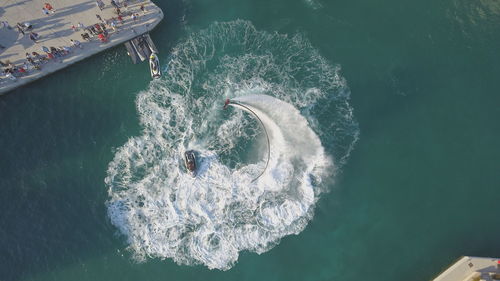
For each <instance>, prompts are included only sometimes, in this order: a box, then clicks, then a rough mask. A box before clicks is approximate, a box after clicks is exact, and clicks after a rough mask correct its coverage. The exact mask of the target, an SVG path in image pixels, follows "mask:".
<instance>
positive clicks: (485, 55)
mask: <svg viewBox="0 0 500 281" xmlns="http://www.w3.org/2000/svg"><path fill="white" fill-rule="evenodd" d="M157 4H158V5H159V6H160V7H161V8H162V9H163V11H164V12H165V15H166V17H165V20H164V21H163V22H162V23H161V24H160V25H159V26H158V27H157V29H155V30H154V32H152V37H153V39H154V41H155V42H156V44H157V47H158V48H159V49H160V60H162V62H164V61H167V57H168V55H169V52H170V51H171V50H172V48H174V47H175V46H177V45H178V44H179V42H183V41H184V40H185V38H186V37H188V36H189V35H190V34H192V33H193V32H197V31H199V30H205V29H207V28H208V27H209V26H211V25H212V24H213V23H214V22H216V21H218V22H230V21H234V20H237V19H244V20H247V21H248V22H250V23H251V24H252V25H253V26H254V27H255V29H256V30H259V31H262V32H266V34H273V33H274V32H278V33H280V34H288V35H290V36H293V35H294V34H301V36H303V37H304V38H306V39H307V40H308V41H309V43H310V45H311V46H312V48H314V49H315V50H316V51H317V52H318V53H319V54H320V55H321V56H322V57H323V58H324V59H326V60H327V61H328V62H329V63H330V64H331V65H340V66H341V68H342V70H341V71H340V75H341V76H342V77H343V78H344V79H345V81H346V82H347V86H348V87H349V90H350V93H351V96H350V97H351V99H350V101H349V103H350V105H351V106H352V108H354V118H355V119H356V121H357V123H358V124H359V133H360V135H359V140H358V141H357V142H356V144H355V146H354V150H353V151H352V152H351V153H350V156H349V157H348V158H347V162H346V164H345V165H344V166H342V168H341V172H340V173H339V174H338V175H337V176H336V178H335V179H334V180H335V183H334V184H331V185H330V186H329V189H330V192H328V193H325V194H322V195H321V197H320V199H319V201H318V202H317V204H316V209H315V215H314V217H313V219H312V220H311V221H310V222H309V224H308V225H307V227H306V228H305V230H304V231H302V232H301V233H300V234H299V235H292V236H287V237H285V238H283V239H282V240H281V242H280V244H279V245H277V246H276V247H274V248H273V249H271V250H270V251H268V252H266V253H264V254H261V255H257V254H255V253H250V252H242V253H241V254H240V257H239V259H238V262H237V263H236V265H235V266H234V267H233V268H232V269H230V270H229V271H218V270H212V271H210V270H208V269H207V268H206V267H205V266H202V265H199V266H194V267H190V266H179V265H177V264H175V263H174V262H172V260H170V259H167V260H164V261H161V260H159V259H149V260H147V261H146V262H145V263H136V262H134V261H133V260H132V259H131V257H130V254H129V252H128V251H127V250H126V249H125V248H126V247H127V242H126V241H125V239H124V238H123V237H122V236H118V235H117V228H116V227H115V226H114V225H112V224H111V222H110V219H109V217H108V214H107V208H106V205H105V202H106V201H107V200H109V196H108V186H106V184H105V183H104V179H105V178H106V176H107V169H108V165H109V163H110V162H111V161H112V160H113V158H114V157H115V152H116V149H118V148H119V147H121V146H123V145H124V144H125V143H126V142H127V140H128V139H129V138H131V137H134V136H138V135H140V134H141V132H142V130H143V128H142V127H141V125H140V123H139V116H138V115H139V114H138V111H137V109H136V97H137V95H138V93H139V92H140V91H143V90H147V89H148V87H149V83H150V77H149V71H148V69H147V65H146V64H145V63H144V64H140V65H132V64H131V63H130V59H129V58H128V57H127V56H126V54H125V51H124V49H123V48H122V47H119V48H115V49H112V50H109V51H106V52H104V53H102V54H99V55H97V56H95V57H92V58H90V59H88V60H86V61H84V62H81V63H79V64H77V65H75V66H72V67H70V68H68V69H66V70H64V71H62V72H59V73H56V74H54V75H51V76H50V77H47V78H46V79H43V80H41V81H38V82H36V83H34V84H32V85H29V86H27V87H24V88H20V89H18V90H16V91H13V92H11V93H9V94H8V95H5V96H2V97H0V173H1V176H0V280H360V279H370V280H384V281H385V280H428V279H431V278H432V277H434V276H435V275H436V274H437V273H438V272H439V271H440V270H441V269H443V267H445V266H447V265H448V264H450V263H451V262H453V261H454V260H455V259H456V258H458V257H459V256H460V255H475V256H492V257H499V256H500V244H499V242H498V237H499V236H498V233H499V232H500V225H499V224H498V214H499V213H500V204H498V201H499V199H500V194H499V193H498V192H499V191H498V190H499V187H500V184H499V182H500V164H499V159H500V148H499V144H500V125H499V123H498V120H500V96H499V95H498V93H500V85H499V82H498V81H499V79H498V77H500V53H499V51H498V50H499V47H500V36H499V33H498V31H499V30H500V4H499V3H498V2H497V1H493V0H483V1H472V2H471V1H464V0H455V1H451V0H446V1H385V2H384V3H375V2H373V1H320V0H317V1H315V2H308V1H305V0H297V1H295V0H293V1H285V0H282V1H278V0H275V1H185V2H182V1H177V0H176V1H169V2H166V1H164V2H161V3H157ZM230 51H231V50H227V52H230ZM207 67H208V68H210V66H207ZM174 71H175V70H174ZM333 115H334V113H332V116H333ZM317 118H318V121H319V122H320V123H321V124H325V123H328V122H329V121H330V120H329V117H328V115H325V114H321V116H318V117H317ZM321 124H320V126H319V127H317V128H319V129H321V128H323V127H321ZM324 128H329V127H327V126H325V127H324ZM320 138H321V140H322V142H323V145H324V147H325V149H326V152H327V153H329V154H331V155H336V152H337V150H336V149H335V148H334V147H332V145H331V142H332V140H331V139H328V138H325V137H322V136H321V134H320Z"/></svg>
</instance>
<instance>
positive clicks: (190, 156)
mask: <svg viewBox="0 0 500 281" xmlns="http://www.w3.org/2000/svg"><path fill="white" fill-rule="evenodd" d="M184 163H185V164H186V169H188V171H189V172H190V173H191V175H192V176H193V177H194V176H196V157H195V155H194V151H193V150H188V151H186V152H184Z"/></svg>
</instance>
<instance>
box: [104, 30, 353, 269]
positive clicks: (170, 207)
mask: <svg viewBox="0 0 500 281" xmlns="http://www.w3.org/2000/svg"><path fill="white" fill-rule="evenodd" d="M174 53H175V56H174V59H173V60H172V61H171V62H170V63H169V69H170V75H168V76H166V77H164V80H160V81H155V82H152V84H151V86H150V87H149V88H148V89H147V90H145V91H143V92H141V93H140V94H139V95H138V97H137V110H138V112H139V116H140V121H141V125H142V126H143V127H144V130H143V134H142V135H141V136H138V137H133V138H131V139H129V141H128V142H127V143H126V144H125V145H123V146H122V147H121V148H119V149H118V150H117V152H116V154H115V158H114V159H113V161H112V162H111V163H110V164H109V167H108V173H107V177H106V179H105V182H106V184H107V186H108V187H109V196H110V199H109V201H108V202H107V205H108V213H109V216H110V218H111V222H112V223H113V224H114V225H115V226H117V227H118V229H119V230H120V232H121V233H122V234H123V235H124V236H125V237H126V239H127V243H128V244H129V249H130V251H131V252H132V253H133V255H134V257H135V258H136V259H137V260H145V259H146V258H147V257H151V258H161V259H163V258H171V259H173V260H174V261H175V262H177V263H179V264H188V265H193V264H204V265H206V266H207V267H209V268H217V269H223V270H226V269H229V268H230V267H231V266H233V265H234V263H235V262H236V261H237V259H238V255H239V252H240V251H242V250H249V251H253V252H256V253H262V252H265V251H267V250H269V249H271V248H272V247H273V246H275V245H276V244H277V243H278V242H279V240H280V239H281V238H282V237H284V236H286V235H290V234H298V233H299V232H300V231H302V230H303V229H304V227H305V226H306V225H307V222H308V221H309V220H310V219H311V218H312V214H313V209H314V205H315V202H316V201H317V200H318V198H319V195H320V193H321V191H322V190H324V186H322V185H321V182H322V180H323V179H325V178H329V175H331V174H332V173H331V172H332V171H334V170H335V169H334V166H333V160H332V159H330V157H329V156H328V155H327V154H326V153H325V148H324V147H323V146H322V144H321V140H320V138H322V139H323V138H324V142H325V141H326V143H329V144H345V145H347V147H349V148H348V149H346V148H345V146H343V145H339V146H338V147H339V149H331V150H330V151H329V153H328V154H330V155H333V157H334V159H336V158H335V157H338V158H339V159H342V158H343V157H347V155H348V154H349V151H350V150H351V147H352V144H353V143H354V142H355V136H356V134H357V126H355V122H354V121H353V119H352V114H346V112H347V113H349V112H350V113H352V109H351V108H350V107H349V105H348V103H347V100H348V90H347V88H346V87H345V86H344V81H343V79H342V78H341V77H340V76H339V74H338V71H339V69H338V68H336V67H331V66H329V65H328V63H327V62H326V61H325V60H324V59H323V58H321V57H320V56H319V55H318V54H317V51H315V50H314V49H313V48H312V47H311V46H310V44H309V43H308V42H307V41H306V40H305V39H303V38H302V37H300V36H298V37H293V38H288V37H287V36H283V35H279V34H269V33H266V32H259V31H257V30H255V28H254V27H253V26H252V25H251V24H250V23H249V22H245V21H236V22H229V23H216V24H214V25H212V26H210V27H209V28H208V29H207V30H202V31H200V32H198V33H194V34H193V35H192V36H190V37H188V38H187V39H186V41H185V42H182V43H181V44H179V46H177V47H176V48H175V49H174ZM226 97H230V98H231V99H233V100H235V101H238V102H239V103H241V104H244V105H246V106H248V107H249V108H251V109H252V111H254V112H255V113H256V114H257V115H258V116H259V118H260V119H261V120H262V122H263V123H264V126H265V128H266V129H267V131H268V134H269V139H270V152H271V154H270V161H269V167H268V169H267V170H266V172H265V173H264V175H263V176H262V177H260V178H259V179H258V180H257V181H255V182H251V181H252V179H254V178H255V175H257V174H259V173H260V172H261V171H262V169H263V165H264V164H265V163H264V162H265V161H264V159H265V158H264V157H263V155H264V154H265V150H266V149H267V148H266V144H265V142H264V135H263V134H262V131H261V129H260V127H259V125H258V123H257V122H256V121H255V119H254V118H252V117H251V116H250V115H249V114H246V113H244V112H242V111H241V110H234V109H233V110H226V111H223V110H222V103H223V101H224V99H225V98H226ZM332 109H335V110H332ZM327 113H328V114H327ZM325 114H327V115H326V116H327V117H328V118H327V119H325V120H323V117H324V116H325ZM318 116H319V117H321V119H317V117H318ZM325 124H326V125H325ZM332 126H333V129H334V130H331V131H330V129H332ZM323 127H325V128H327V129H328V131H324V130H322V128H323ZM315 132H316V133H315ZM337 132H341V134H337ZM335 147H336V146H335ZM187 149H194V150H195V151H197V157H198V163H197V164H198V172H197V177H196V178H193V177H191V176H190V175H189V173H187V172H186V170H185V167H184V165H183V162H182V154H183V152H184V151H185V150H187ZM336 163H341V162H336ZM337 166H338V165H337Z"/></svg>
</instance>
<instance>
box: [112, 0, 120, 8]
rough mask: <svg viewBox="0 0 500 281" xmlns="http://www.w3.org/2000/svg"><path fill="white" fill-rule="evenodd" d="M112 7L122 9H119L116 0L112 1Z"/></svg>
mask: <svg viewBox="0 0 500 281" xmlns="http://www.w3.org/2000/svg"><path fill="white" fill-rule="evenodd" d="M111 5H112V6H113V7H115V8H120V7H118V4H116V2H115V0H111Z"/></svg>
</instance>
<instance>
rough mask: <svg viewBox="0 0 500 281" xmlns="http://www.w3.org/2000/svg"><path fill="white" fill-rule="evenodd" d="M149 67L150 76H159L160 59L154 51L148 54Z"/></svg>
mask: <svg viewBox="0 0 500 281" xmlns="http://www.w3.org/2000/svg"><path fill="white" fill-rule="evenodd" d="M149 68H150V69H151V77H153V78H160V77H161V69H160V60H159V59H158V55H156V53H152V54H151V56H149Z"/></svg>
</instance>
